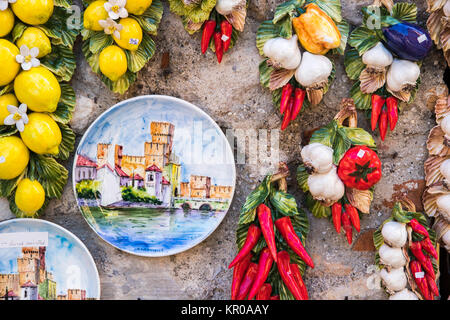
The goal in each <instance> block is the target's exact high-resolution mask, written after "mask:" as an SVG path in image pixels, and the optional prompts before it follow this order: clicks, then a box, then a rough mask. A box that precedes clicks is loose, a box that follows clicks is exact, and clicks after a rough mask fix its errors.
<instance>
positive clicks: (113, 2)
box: [104, 0, 128, 20]
mask: <svg viewBox="0 0 450 320" xmlns="http://www.w3.org/2000/svg"><path fill="white" fill-rule="evenodd" d="M126 4H127V0H109V1H108V2H106V3H105V5H104V7H105V10H106V11H107V12H108V15H109V17H110V18H111V19H114V20H116V19H119V18H126V17H128V11H127V9H125V5H126Z"/></svg>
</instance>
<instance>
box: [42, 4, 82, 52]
mask: <svg viewBox="0 0 450 320" xmlns="http://www.w3.org/2000/svg"><path fill="white" fill-rule="evenodd" d="M71 15H72V12H71V11H70V10H68V9H66V8H63V7H55V8H54V10H53V15H52V17H51V19H50V20H48V21H47V23H45V24H42V25H38V26H36V27H37V28H39V29H41V30H42V31H44V33H45V34H46V35H47V36H48V37H49V38H51V41H52V44H54V45H60V44H62V45H64V46H66V47H69V48H71V49H72V47H73V44H74V42H75V38H76V37H77V35H78V30H77V29H73V28H69V27H68V26H67V21H68V19H70V16H71Z"/></svg>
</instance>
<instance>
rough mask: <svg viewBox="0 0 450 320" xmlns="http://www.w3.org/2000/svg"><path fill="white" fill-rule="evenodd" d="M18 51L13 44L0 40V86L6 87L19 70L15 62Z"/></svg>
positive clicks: (18, 65)
mask: <svg viewBox="0 0 450 320" xmlns="http://www.w3.org/2000/svg"><path fill="white" fill-rule="evenodd" d="M18 54H19V49H18V48H17V47H16V46H15V45H14V43H12V42H10V41H8V40H5V39H0V86H4V85H7V84H8V83H10V82H11V81H13V80H14V78H15V77H16V75H17V73H18V72H19V69H20V64H18V63H17V61H16V56H17V55H18Z"/></svg>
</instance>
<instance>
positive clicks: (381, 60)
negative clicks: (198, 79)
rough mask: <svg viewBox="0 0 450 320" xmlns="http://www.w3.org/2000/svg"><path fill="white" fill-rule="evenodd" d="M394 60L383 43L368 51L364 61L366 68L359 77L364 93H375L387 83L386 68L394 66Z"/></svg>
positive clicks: (364, 55)
mask: <svg viewBox="0 0 450 320" xmlns="http://www.w3.org/2000/svg"><path fill="white" fill-rule="evenodd" d="M393 60H394V58H393V57H392V54H391V53H390V52H389V50H387V49H386V48H385V47H384V46H383V44H382V43H381V42H378V43H377V44H376V45H375V46H374V47H373V48H372V49H370V50H368V51H366V52H365V53H364V54H363V56H362V61H363V63H364V64H365V65H366V68H365V69H364V70H363V71H362V72H361V74H360V75H359V80H360V82H361V84H360V88H361V91H362V92H364V93H373V92H375V91H377V90H378V89H379V88H381V87H382V86H383V85H384V83H385V82H386V67H388V66H390V65H391V64H392V61H393Z"/></svg>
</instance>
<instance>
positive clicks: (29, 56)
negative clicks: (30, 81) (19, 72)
mask: <svg viewBox="0 0 450 320" xmlns="http://www.w3.org/2000/svg"><path fill="white" fill-rule="evenodd" d="M38 55H39V48H37V47H34V48H31V49H29V48H28V47H27V46H26V45H22V46H21V47H20V54H18V55H17V56H16V61H17V62H18V63H20V64H21V66H22V69H23V70H25V71H27V70H30V69H31V68H34V67H39V66H40V65H41V63H40V61H39V59H38V58H36V57H37V56H38Z"/></svg>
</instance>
